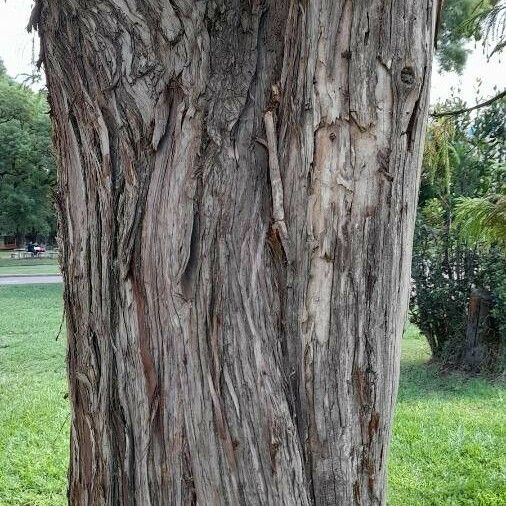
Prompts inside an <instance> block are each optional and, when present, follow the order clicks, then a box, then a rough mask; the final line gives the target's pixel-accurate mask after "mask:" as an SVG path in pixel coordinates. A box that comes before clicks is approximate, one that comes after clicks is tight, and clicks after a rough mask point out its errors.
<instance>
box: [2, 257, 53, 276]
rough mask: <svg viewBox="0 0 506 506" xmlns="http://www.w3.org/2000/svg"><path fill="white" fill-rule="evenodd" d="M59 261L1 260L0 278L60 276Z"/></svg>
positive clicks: (32, 259) (46, 259)
mask: <svg viewBox="0 0 506 506" xmlns="http://www.w3.org/2000/svg"><path fill="white" fill-rule="evenodd" d="M59 272H60V269H59V266H58V260H56V259H52V258H24V259H20V260H17V259H11V258H0V276H20V275H27V276H28V275H38V274H59Z"/></svg>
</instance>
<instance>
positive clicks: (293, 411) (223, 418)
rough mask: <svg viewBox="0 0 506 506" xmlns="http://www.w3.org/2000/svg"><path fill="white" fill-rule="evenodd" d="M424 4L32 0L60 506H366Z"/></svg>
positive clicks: (424, 83) (383, 398)
mask: <svg viewBox="0 0 506 506" xmlns="http://www.w3.org/2000/svg"><path fill="white" fill-rule="evenodd" d="M435 11H436V6H435V3H434V1H433V0H359V1H347V0H335V1H331V0H315V1H311V2H308V1H306V0H299V1H295V0H276V1H275V0H266V1H261V0H242V1H241V0H233V1H225V0H201V1H188V0H171V1H162V0H137V1H133V0H101V1H98V0H87V1H86V2H85V1H84V0H61V1H59V2H56V1H55V0H39V2H38V4H37V7H36V11H35V14H34V17H33V22H34V23H35V24H37V25H38V28H39V31H40V35H41V39H42V59H43V62H44V65H45V69H46V73H47V82H48V88H49V94H50V101H51V110H52V116H53V121H54V132H55V142H56V147H57V153H58V158H59V183H58V184H59V196H58V200H59V206H60V242H61V249H62V255H63V271H64V284H65V307H66V314H67V322H68V343H69V344H68V369H69V380H70V399H71V403H72V431H71V463H70V474H69V481H70V484H69V499H70V502H71V503H72V504H138V505H142V506H145V505H149V504H151V505H162V504H176V505H178V504H200V505H207V504H213V505H214V504H217V505H218V504H229V505H236V504H244V505H249V504H251V505H255V504H272V505H278V504H285V505H306V504H317V505H335V504H342V505H347V504H384V503H385V481H386V478H385V471H386V457H387V448H388V442H389V437H390V426H391V419H392V410H393V406H394V402H395V397H396V387H397V381H398V363H399V343H400V338H401V335H402V331H403V324H404V321H405V313H406V305H407V299H408V288H409V283H410V260H411V242H412V234H413V227H414V217H415V208H416V200H417V188H418V178H419V168H420V161H421V153H422V149H421V147H422V142H423V133H424V126H425V118H426V115H427V107H428V89H429V76H430V68H431V58H432V53H433V39H434V25H435Z"/></svg>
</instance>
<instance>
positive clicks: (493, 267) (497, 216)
mask: <svg viewBox="0 0 506 506" xmlns="http://www.w3.org/2000/svg"><path fill="white" fill-rule="evenodd" d="M505 110H506V103H505V102H504V101H502V102H498V103H496V104H495V105H493V106H492V107H490V108H489V109H488V110H484V111H481V112H480V114H479V115H478V116H477V117H476V118H474V119H471V118H470V117H469V115H465V116H462V117H459V118H453V117H446V118H441V119H440V120H438V121H436V122H433V123H432V125H431V126H430V128H429V134H428V137H427V145H426V149H425V156H424V165H423V170H424V171H423V176H422V185H421V190H420V199H419V213H418V217H417V227H416V230H415V241H414V252H413V271H412V272H413V279H414V281H415V289H414V292H413V296H412V301H411V308H412V319H413V321H414V322H415V323H416V324H417V325H418V326H419V327H420V329H421V331H422V332H423V334H424V335H425V336H426V337H427V339H428V341H429V344H430V346H431V349H432V353H433V356H434V357H435V358H437V359H440V360H442V361H444V362H445V363H447V364H448V365H453V366H459V365H462V360H463V357H464V354H465V334H466V325H467V308H468V303H469V296H470V293H471V290H472V289H473V288H480V289H484V290H486V291H488V292H491V293H492V296H493V300H494V307H493V312H492V313H493V319H492V320H491V321H490V322H489V325H490V335H492V336H495V338H494V340H495V341H496V345H494V346H491V347H490V355H489V356H488V357H487V360H489V364H488V365H491V364H492V362H493V361H494V360H495V359H496V354H497V351H498V349H500V347H501V345H500V342H501V341H500V336H505V335H506V261H505V259H504V249H503V245H504V243H503V241H502V237H503V236H502V234H503V233H504V226H505V221H504V199H503V197H498V195H502V193H501V192H502V191H503V189H504V184H505V176H506V171H505V161H506V157H505V150H504V146H505V140H506V137H505V131H504V121H503V120H504V114H505ZM483 365H486V364H483Z"/></svg>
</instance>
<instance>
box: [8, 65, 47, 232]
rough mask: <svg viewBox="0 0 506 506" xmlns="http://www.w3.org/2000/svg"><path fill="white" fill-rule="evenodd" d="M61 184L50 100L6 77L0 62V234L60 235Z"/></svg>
mask: <svg viewBox="0 0 506 506" xmlns="http://www.w3.org/2000/svg"><path fill="white" fill-rule="evenodd" d="M55 179H56V173H55V164H54V159H53V151H52V146H51V128H50V120H49V115H48V106H47V101H46V97H45V96H44V95H43V94H40V93H34V92H33V91H31V90H30V89H28V88H26V87H25V86H22V85H20V84H18V83H16V82H15V81H14V80H13V79H11V78H10V77H8V76H7V74H6V73H5V68H4V66H3V63H1V60H0V233H2V234H9V235H15V236H16V237H17V238H18V242H22V241H23V240H24V237H25V235H27V234H28V235H33V236H34V238H35V237H36V236H38V235H43V236H48V235H51V233H53V234H54V231H55V224H56V223H55V216H54V214H55V213H54V209H53V202H52V188H53V186H54V183H55Z"/></svg>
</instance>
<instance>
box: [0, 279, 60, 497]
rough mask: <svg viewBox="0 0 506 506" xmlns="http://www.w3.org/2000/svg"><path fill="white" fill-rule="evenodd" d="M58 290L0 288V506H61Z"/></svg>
mask: <svg viewBox="0 0 506 506" xmlns="http://www.w3.org/2000/svg"><path fill="white" fill-rule="evenodd" d="M61 290H62V287H61V285H59V284H54V285H29V286H26V285H25V286H0V308H1V317H0V505H2V506H4V505H5V506H7V505H9V506H11V505H19V506H21V505H23V506H28V505H29V506H43V505H44V506H58V505H63V504H66V500H65V487H66V467H67V460H68V457H67V455H68V412H69V409H68V402H67V401H66V400H65V399H64V394H65V393H66V391H67V385H66V378H65V343H64V339H60V340H59V341H55V336H56V334H57V332H58V328H59V326H60V321H61V302H60V300H61Z"/></svg>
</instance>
